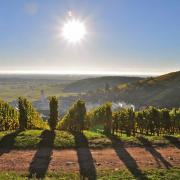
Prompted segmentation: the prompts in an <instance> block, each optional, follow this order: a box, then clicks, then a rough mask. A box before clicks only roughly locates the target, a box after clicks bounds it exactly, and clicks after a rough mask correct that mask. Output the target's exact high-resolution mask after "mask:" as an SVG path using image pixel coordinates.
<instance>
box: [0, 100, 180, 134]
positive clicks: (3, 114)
mask: <svg viewBox="0 0 180 180" xmlns="http://www.w3.org/2000/svg"><path fill="white" fill-rule="evenodd" d="M18 104H19V106H18V109H17V110H16V109H14V108H13V107H11V106H10V105H8V103H6V102H4V101H0V130H1V131H7V130H17V129H20V130H25V129H51V130H55V129H57V130H67V131H70V132H83V130H90V129H92V128H94V127H96V126H101V127H103V132H104V133H105V134H117V133H120V134H126V135H127V136H131V135H132V136H135V135H136V134H142V135H143V134H145V135H158V136H159V135H160V134H164V135H166V134H167V135H170V134H178V133H179V132H180V109H178V108H172V109H157V108H155V107H148V108H147V109H144V110H140V111H134V110H133V109H132V108H130V109H122V108H121V109H117V110H115V111H112V109H111V103H106V104H104V105H102V106H100V107H97V108H95V109H93V110H91V111H89V112H87V111H86V107H85V102H84V101H82V100H78V101H77V102H75V103H74V104H73V105H72V107H70V109H69V110H68V111H67V113H66V114H65V115H64V117H63V118H62V119H58V110H57V109H58V102H57V99H56V97H52V98H50V118H49V121H48V122H46V121H44V120H43V119H42V118H41V117H40V115H39V113H38V112H37V111H36V110H35V109H34V108H33V106H32V104H31V103H30V102H29V101H27V99H25V98H21V97H20V98H19V100H18Z"/></svg>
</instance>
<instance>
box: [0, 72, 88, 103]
mask: <svg viewBox="0 0 180 180" xmlns="http://www.w3.org/2000/svg"><path fill="white" fill-rule="evenodd" d="M85 77H86V76H85ZM81 78H82V77H81V76H78V75H77V76H70V75H67V76H65V75H64V76H63V75H62V76H61V75H59V76H58V75H57V76H56V75H50V76H49V75H1V76H0V90H1V91H0V97H1V99H3V100H6V101H13V100H16V99H17V98H18V97H19V96H24V97H27V98H28V99H30V100H31V101H34V100H39V99H40V91H41V90H44V92H45V95H46V96H47V97H48V96H52V95H56V96H67V95H73V94H75V93H65V92H63V89H64V88H65V86H66V85H68V84H70V83H72V82H74V81H76V80H78V79H81Z"/></svg>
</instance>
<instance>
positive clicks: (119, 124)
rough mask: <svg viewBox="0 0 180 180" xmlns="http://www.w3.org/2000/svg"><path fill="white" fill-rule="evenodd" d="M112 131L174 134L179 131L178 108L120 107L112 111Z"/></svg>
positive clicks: (179, 117)
mask: <svg viewBox="0 0 180 180" xmlns="http://www.w3.org/2000/svg"><path fill="white" fill-rule="evenodd" d="M112 121H113V128H112V132H113V133H114V132H121V133H122V132H125V133H126V134H127V135H131V134H133V135H135V134H136V133H140V134H146V135H149V134H151V135H154V134H157V135H159V134H174V133H179V132H180V109H172V110H168V109H157V108H155V107H149V108H147V109H145V110H142V111H136V112H135V111H133V110H132V109H120V110H118V111H115V112H114V113H113V118H112Z"/></svg>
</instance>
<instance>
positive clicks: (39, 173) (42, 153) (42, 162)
mask: <svg viewBox="0 0 180 180" xmlns="http://www.w3.org/2000/svg"><path fill="white" fill-rule="evenodd" d="M40 138H41V141H40V142H39V144H38V150H37V151H36V153H35V155H34V157H33V159H32V162H31V164H30V167H29V178H38V179H42V178H44V177H45V175H46V172H47V170H48V166H49V163H50V161H51V156H52V151H53V145H54V139H55V132H53V131H49V130H44V131H43V132H42V133H41V136H40Z"/></svg>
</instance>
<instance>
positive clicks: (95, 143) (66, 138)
mask: <svg viewBox="0 0 180 180" xmlns="http://www.w3.org/2000/svg"><path fill="white" fill-rule="evenodd" d="M42 132H43V130H26V131H23V132H19V133H13V132H10V131H5V132H0V147H4V148H6V147H7V145H8V147H11V148H15V149H35V148H37V147H38V143H39V142H40V141H41V140H42V137H41V133H42ZM84 135H85V138H86V139H87V140H88V143H89V147H90V148H105V147H111V146H112V143H111V141H110V139H109V138H108V137H106V136H105V135H104V134H102V133H97V132H93V131H84ZM144 137H145V138H146V139H147V140H148V142H150V143H151V144H152V145H158V146H165V145H169V144H170V143H178V145H179V140H178V138H180V135H175V136H170V138H165V137H164V136H144ZM117 138H118V139H119V140H121V141H122V142H123V143H124V144H125V145H127V146H143V144H142V142H141V141H140V140H139V138H137V137H133V136H130V137H127V136H126V135H124V134H123V135H122V136H120V135H117ZM171 139H173V140H175V141H173V142H172V141H171ZM74 147H75V138H74V136H73V134H71V133H69V132H66V131H56V136H55V140H54V148H55V149H56V148H57V149H60V148H74Z"/></svg>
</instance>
